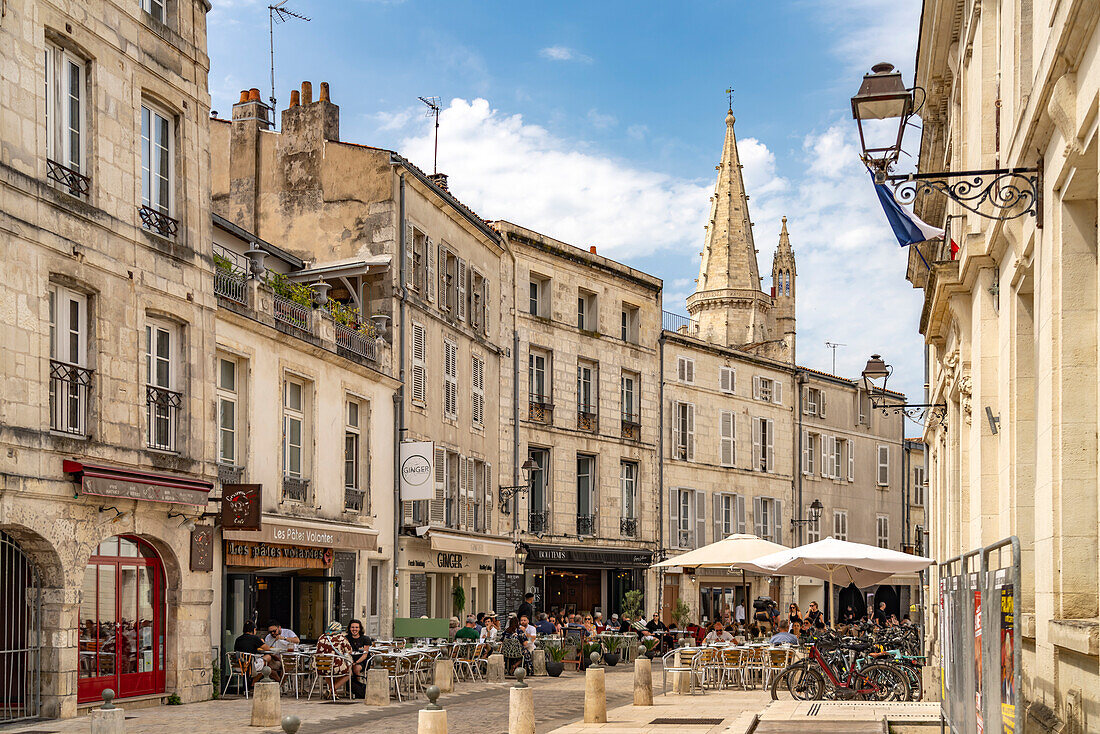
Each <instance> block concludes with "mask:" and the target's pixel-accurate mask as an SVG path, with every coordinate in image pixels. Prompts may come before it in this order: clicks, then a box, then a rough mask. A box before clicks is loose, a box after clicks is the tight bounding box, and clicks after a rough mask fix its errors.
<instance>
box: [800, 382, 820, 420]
mask: <svg viewBox="0 0 1100 734" xmlns="http://www.w3.org/2000/svg"><path fill="white" fill-rule="evenodd" d="M802 414H803V415H817V389H816V388H812V387H807V388H806V389H804V390H803V391H802Z"/></svg>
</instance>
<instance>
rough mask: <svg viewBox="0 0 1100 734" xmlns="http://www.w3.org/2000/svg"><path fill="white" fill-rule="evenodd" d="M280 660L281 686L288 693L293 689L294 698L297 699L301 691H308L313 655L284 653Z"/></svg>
mask: <svg viewBox="0 0 1100 734" xmlns="http://www.w3.org/2000/svg"><path fill="white" fill-rule="evenodd" d="M280 659H281V660H282V663H283V686H284V687H285V688H286V689H287V692H289V691H290V688H291V685H292V684H293V688H294V698H299V697H300V694H301V692H302V691H303V690H308V689H309V688H310V684H311V683H312V681H311V680H310V679H311V678H312V677H313V655H311V654H309V653H304V652H284V653H283V654H282V655H281V656H280Z"/></svg>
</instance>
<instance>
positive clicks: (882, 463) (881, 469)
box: [878, 446, 890, 487]
mask: <svg viewBox="0 0 1100 734" xmlns="http://www.w3.org/2000/svg"><path fill="white" fill-rule="evenodd" d="M878 484H879V486H880V487H885V486H887V485H889V484H890V447H889V446H879V447H878Z"/></svg>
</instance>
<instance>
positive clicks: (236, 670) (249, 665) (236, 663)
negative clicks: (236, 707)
mask: <svg viewBox="0 0 1100 734" xmlns="http://www.w3.org/2000/svg"><path fill="white" fill-rule="evenodd" d="M225 659H226V661H227V663H228V668H229V675H227V676H226V678H225V689H224V690H222V695H223V696H224V695H225V694H226V693H227V692H228V691H229V685H230V684H231V683H232V682H233V680H234V679H238V678H239V679H240V680H241V681H242V682H243V683H244V697H245V698H248V689H249V688H250V687H251V686H252V676H253V675H254V673H253V670H254V668H253V665H254V663H253V660H254V657H253V655H252V654H251V653H247V652H227V653H226V654H225ZM238 690H240V689H239V688H238Z"/></svg>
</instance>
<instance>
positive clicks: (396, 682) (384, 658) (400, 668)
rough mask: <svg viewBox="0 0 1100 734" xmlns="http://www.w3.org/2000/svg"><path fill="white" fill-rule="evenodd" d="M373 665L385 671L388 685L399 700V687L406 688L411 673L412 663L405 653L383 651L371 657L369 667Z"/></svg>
mask: <svg viewBox="0 0 1100 734" xmlns="http://www.w3.org/2000/svg"><path fill="white" fill-rule="evenodd" d="M375 666H378V667H379V668H382V669H383V670H385V671H386V673H387V675H388V677H389V680H390V685H391V686H393V692H394V695H395V696H397V700H398V701H401V700H402V698H401V689H402V688H403V687H404V688H406V690H407V688H408V684H409V677H410V676H411V675H412V664H411V661H410V660H409V657H408V656H407V655H400V654H393V653H383V654H381V655H375V656H374V657H373V658H371V669H372V670H373V669H374V667H375Z"/></svg>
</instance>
